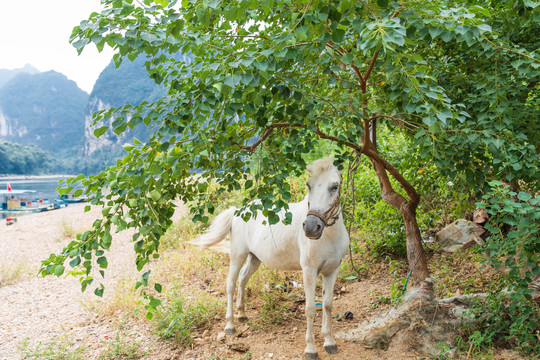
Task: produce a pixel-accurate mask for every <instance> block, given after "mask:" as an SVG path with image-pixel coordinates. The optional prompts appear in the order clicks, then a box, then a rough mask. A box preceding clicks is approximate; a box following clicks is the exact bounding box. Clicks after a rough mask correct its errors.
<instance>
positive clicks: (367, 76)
mask: <svg viewBox="0 0 540 360" xmlns="http://www.w3.org/2000/svg"><path fill="white" fill-rule="evenodd" d="M378 56H379V50H377V51H375V54H373V58H372V59H371V61H370V62H369V67H368V69H367V71H366V73H365V74H364V81H366V82H367V79H368V78H369V74H371V71H372V70H373V66H375V61H377V57H378Z"/></svg>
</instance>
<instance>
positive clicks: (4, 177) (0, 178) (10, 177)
mask: <svg viewBox="0 0 540 360" xmlns="http://www.w3.org/2000/svg"><path fill="white" fill-rule="evenodd" d="M76 176H77V175H62V174H60V175H0V181H5V180H43V179H58V178H64V179H67V178H73V177H76Z"/></svg>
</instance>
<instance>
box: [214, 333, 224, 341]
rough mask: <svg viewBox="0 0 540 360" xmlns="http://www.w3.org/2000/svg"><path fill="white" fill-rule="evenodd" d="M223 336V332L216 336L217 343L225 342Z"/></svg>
mask: <svg viewBox="0 0 540 360" xmlns="http://www.w3.org/2000/svg"><path fill="white" fill-rule="evenodd" d="M225 336H226V334H225V332H224V331H222V332H220V333H219V334H217V336H216V340H217V341H223V340H225Z"/></svg>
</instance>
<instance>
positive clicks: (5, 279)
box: [0, 262, 29, 287]
mask: <svg viewBox="0 0 540 360" xmlns="http://www.w3.org/2000/svg"><path fill="white" fill-rule="evenodd" d="M28 272H29V271H28V268H27V265H26V264H25V263H22V262H19V263H11V264H0V287H2V286H7V285H11V284H14V283H16V282H17V281H19V280H21V279H22V278H24V277H25V276H26V275H27V274H28Z"/></svg>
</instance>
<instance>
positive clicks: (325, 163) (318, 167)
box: [306, 156, 334, 177]
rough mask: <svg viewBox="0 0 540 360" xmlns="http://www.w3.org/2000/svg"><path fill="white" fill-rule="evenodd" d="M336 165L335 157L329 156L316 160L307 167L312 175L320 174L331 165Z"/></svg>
mask: <svg viewBox="0 0 540 360" xmlns="http://www.w3.org/2000/svg"><path fill="white" fill-rule="evenodd" d="M333 166H334V158H333V157H332V156H329V157H327V158H324V159H319V160H315V161H314V162H313V163H312V164H311V165H310V166H308V167H307V169H306V170H307V172H308V173H310V174H311V176H314V177H315V176H318V175H320V174H322V173H323V172H325V171H328V170H329V169H330V168H331V167H333Z"/></svg>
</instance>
